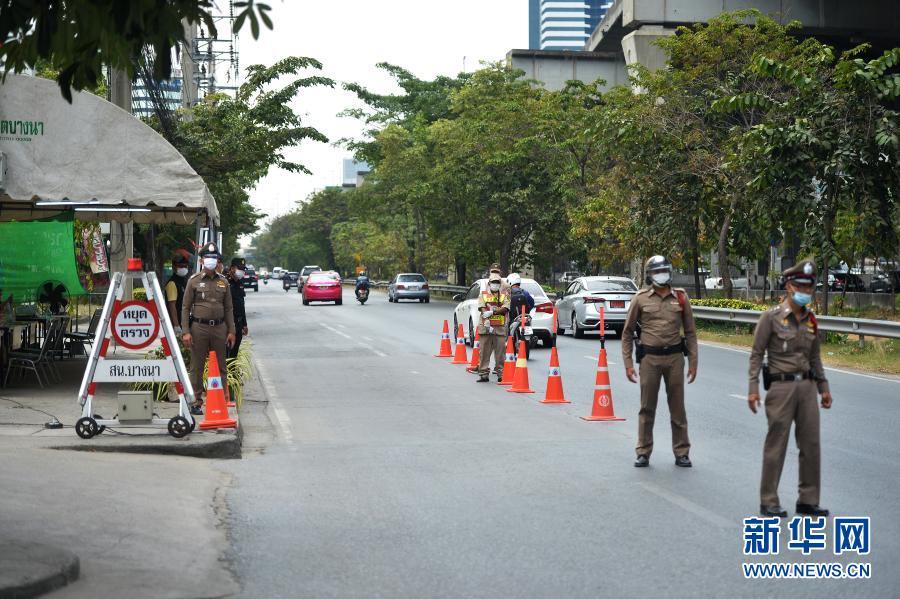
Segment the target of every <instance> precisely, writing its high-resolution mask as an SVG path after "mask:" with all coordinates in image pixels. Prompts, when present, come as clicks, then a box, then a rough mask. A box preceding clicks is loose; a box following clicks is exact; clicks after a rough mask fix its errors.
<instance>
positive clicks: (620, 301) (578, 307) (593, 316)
mask: <svg viewBox="0 0 900 599" xmlns="http://www.w3.org/2000/svg"><path fill="white" fill-rule="evenodd" d="M637 292H638V288H637V285H635V284H634V281H632V280H631V279H629V278H627V277H608V276H598V277H579V278H577V279H575V281H574V282H573V283H572V284H571V285H569V286H568V287H567V288H566V290H565V292H564V293H563V295H562V297H560V298H559V299H558V300H556V309H557V314H558V318H559V334H560V335H564V334H565V331H566V329H568V330H570V331H572V334H573V335H575V337H578V338H581V337H584V333H585V332H586V331H591V330H600V307H601V306H603V320H604V327H605V328H606V329H612V330H613V331H615V333H616V335H619V336H621V335H622V329H623V328H624V327H625V317H626V316H628V308H629V306H631V298H633V297H634V295H635V294H636V293H637Z"/></svg>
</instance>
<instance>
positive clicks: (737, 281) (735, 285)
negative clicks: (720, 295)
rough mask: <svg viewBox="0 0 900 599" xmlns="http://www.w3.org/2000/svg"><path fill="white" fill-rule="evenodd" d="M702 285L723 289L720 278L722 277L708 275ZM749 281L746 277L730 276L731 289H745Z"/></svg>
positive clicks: (723, 285)
mask: <svg viewBox="0 0 900 599" xmlns="http://www.w3.org/2000/svg"><path fill="white" fill-rule="evenodd" d="M704 285H705V286H706V288H707V289H725V283H724V282H723V280H722V277H709V278H707V279H706V281H705V282H704ZM748 285H749V282H748V280H747V277H732V278H731V288H732V289H747V286H748Z"/></svg>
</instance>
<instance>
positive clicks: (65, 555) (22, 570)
mask: <svg viewBox="0 0 900 599" xmlns="http://www.w3.org/2000/svg"><path fill="white" fill-rule="evenodd" d="M79 572H80V564H79V561H78V556H77V555H75V554H74V553H72V552H71V551H66V550H64V549H58V548H56V547H51V546H49V545H42V544H40V543H30V542H25V541H11V540H0V598H2V599H20V598H25V597H38V596H40V595H43V594H45V593H49V592H51V591H54V590H56V589H59V588H61V587H64V586H66V585H67V584H69V583H70V582H74V581H75V580H78V575H79Z"/></svg>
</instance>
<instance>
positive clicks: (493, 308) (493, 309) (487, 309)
mask: <svg viewBox="0 0 900 599" xmlns="http://www.w3.org/2000/svg"><path fill="white" fill-rule="evenodd" d="M500 286H501V278H500V274H499V273H491V275H490V277H489V278H488V285H487V289H485V290H484V291H482V292H481V296H480V297H479V298H478V311H479V312H480V313H481V319H480V320H481V322H480V323H479V325H478V334H479V335H480V336H481V356H480V358H481V359H480V361H479V362H478V382H479V383H486V382H488V380H489V376H490V373H491V370H490V365H491V354H493V356H494V373H495V374H496V375H497V380H498V381H499V380H500V379H501V378H502V377H503V362H504V360H505V358H506V356H505V348H506V337H507V326H508V324H509V295H508V294H507V293H506V292H505V291H502V290H501V289H500Z"/></svg>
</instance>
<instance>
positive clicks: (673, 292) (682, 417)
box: [622, 256, 697, 468]
mask: <svg viewBox="0 0 900 599" xmlns="http://www.w3.org/2000/svg"><path fill="white" fill-rule="evenodd" d="M644 270H645V272H646V274H647V283H649V284H650V287H648V288H646V289H643V290H641V291H639V292H638V293H637V294H636V295H635V296H634V297H633V298H632V300H631V306H630V307H629V309H628V316H627V317H626V320H625V327H624V329H623V330H622V358H623V360H624V362H625V374H626V375H627V376H628V380H630V381H631V382H632V383H636V382H638V378H637V375H636V373H635V371H634V362H633V361H632V358H631V351H632V346H636V347H637V356H638V362H639V363H640V365H641V372H640V382H641V410H640V413H639V418H638V442H637V447H636V448H635V451H636V453H637V459H636V460H635V462H634V465H635V466H636V467H639V468H641V467H645V466H649V465H650V454H651V452H652V451H653V423H654V420H655V418H656V404H657V399H658V394H659V384H660V379H663V380H665V382H666V396H667V398H668V401H669V418H670V420H671V423H672V451H673V452H674V453H675V465H676V466H681V467H682V468H690V467H691V459H690V457H689V456H688V453H689V452H690V449H691V442H690V440H689V439H688V430H687V414H686V413H685V410H684V357H685V355H686V356H687V358H688V374H687V378H688V383H693V382H694V379H695V378H696V377H697V329H696V327H695V325H694V315H693V313H692V312H691V303H690V302H689V301H688V299H687V294H686V293H685V291H684V289H673V288H672V287H671V285H670V284H669V283H670V281H671V280H672V265H671V264H670V263H669V261H668V260H667V259H666V258H664V257H662V256H653V257H652V258H650V259H649V260H647V264H646V266H645V269H644ZM638 326H640V339H638V340H635V331H636V329H637V328H638ZM682 328H683V329H684V336H682V332H681V331H682Z"/></svg>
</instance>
